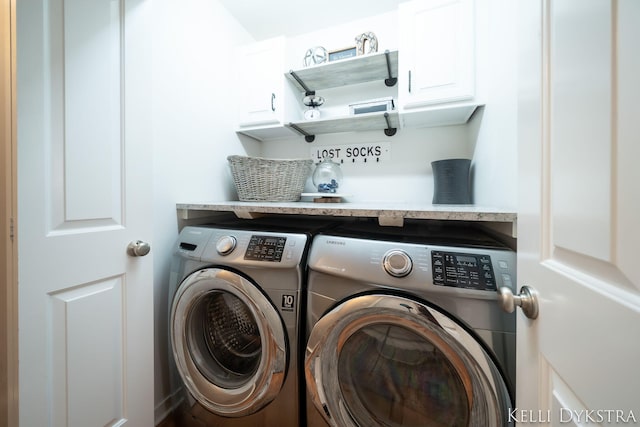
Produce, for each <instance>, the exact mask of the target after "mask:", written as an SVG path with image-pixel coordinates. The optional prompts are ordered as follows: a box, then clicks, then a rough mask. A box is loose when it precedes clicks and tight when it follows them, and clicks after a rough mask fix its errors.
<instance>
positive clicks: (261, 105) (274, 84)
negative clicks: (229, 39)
mask: <svg viewBox="0 0 640 427" xmlns="http://www.w3.org/2000/svg"><path fill="white" fill-rule="evenodd" d="M284 54H285V38H284V37H275V38H272V39H267V40H263V41H259V42H256V43H252V44H249V45H246V46H243V47H241V48H240V49H239V52H238V56H237V64H238V67H237V70H238V79H239V80H238V88H239V92H240V96H239V98H238V100H237V108H238V127H239V131H240V132H243V133H246V134H248V135H250V136H254V137H257V138H260V133H261V132H262V131H263V130H264V129H270V131H269V132H270V134H273V133H274V132H276V133H277V132H278V129H280V132H282V133H283V136H284V135H289V136H290V135H291V132H290V131H289V130H288V129H286V128H284V127H283V124H284V123H285V120H286V117H285V114H286V109H285V105H287V102H286V99H285V98H286V97H287V96H288V95H289V94H288V93H287V91H286V88H285V79H284V77H283V70H284V69H285V65H284ZM253 132H255V133H256V134H255V135H254V134H253Z"/></svg>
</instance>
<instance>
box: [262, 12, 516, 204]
mask: <svg viewBox="0 0 640 427" xmlns="http://www.w3.org/2000/svg"><path fill="white" fill-rule="evenodd" d="M516 3H517V2H512V1H510V0H477V1H476V36H477V39H476V68H477V75H476V92H477V98H478V99H479V100H480V101H481V102H482V103H484V104H485V106H484V107H482V108H481V109H479V110H478V111H477V112H476V114H475V115H474V116H473V118H472V120H471V121H470V122H469V124H468V125H460V126H447V127H436V128H419V129H399V130H398V133H397V134H396V135H395V136H392V137H387V136H385V135H384V133H383V132H382V131H376V132H361V133H343V134H328V135H317V136H316V140H315V141H314V142H313V143H311V144H308V143H306V142H305V141H304V138H302V137H295V138H288V139H282V140H278V141H269V142H264V143H262V145H261V154H262V155H263V156H265V157H274V158H292V157H307V156H308V155H309V149H310V148H311V147H314V146H323V145H342V144H358V143H364V142H367V143H377V142H380V141H386V142H388V143H390V144H391V155H392V158H391V159H390V160H389V161H384V162H382V163H379V164H375V163H374V164H371V163H368V164H363V163H356V164H343V166H342V169H343V174H344V183H343V186H342V189H341V192H342V193H345V194H348V195H350V196H351V197H349V198H348V199H347V200H348V201H354V202H372V201H382V202H394V203H404V202H407V203H427V204H428V203H431V200H432V197H433V174H432V169H431V162H432V161H434V160H441V159H445V158H458V157H464V158H472V159H473V163H472V182H473V186H472V188H473V201H474V203H476V204H479V205H485V206H495V207H499V208H506V209H515V208H516V202H517V197H516V196H517V195H516V180H515V177H516V163H517V143H516V114H517V106H516V103H517V97H516V95H517V87H516V83H517V82H516V53H517V52H516V42H517V40H516V28H515V16H516ZM397 19H398V17H397V13H396V12H390V13H385V14H381V15H377V16H374V17H369V18H364V19H362V20H359V21H355V22H352V23H349V24H348V25H340V26H337V27H333V28H330V29H322V30H318V31H314V32H310V33H308V34H303V35H300V36H297V37H292V38H290V39H288V40H287V50H288V52H287V60H288V62H289V64H288V65H289V68H292V69H295V68H301V67H302V66H303V65H302V58H303V57H304V53H305V51H306V49H308V48H309V47H313V46H318V45H320V46H323V47H325V48H326V49H327V50H333V49H337V48H340V47H347V46H349V45H353V44H354V41H353V39H354V37H355V36H356V35H357V34H360V33H362V32H365V31H373V32H374V33H375V34H376V36H377V38H378V41H379V49H378V51H379V52H381V51H384V50H386V49H389V50H394V49H397V48H398V25H397ZM400 56H402V52H400ZM399 78H402V76H399ZM317 94H318V95H322V96H323V97H325V99H326V102H325V105H324V106H323V107H321V110H323V109H324V110H325V111H327V112H328V114H330V113H331V112H332V108H333V106H334V105H336V104H341V105H344V104H345V103H348V102H352V101H353V100H364V99H373V98H379V97H383V96H393V97H394V98H396V99H397V95H398V90H397V87H395V88H386V87H385V86H384V85H383V84H382V82H380V83H377V82H374V83H366V84H363V85H358V87H356V88H350V87H344V88H338V89H329V90H323V91H318V93H317ZM301 97H302V94H301ZM302 108H303V107H302ZM306 190H307V191H313V186H312V185H311V183H310V180H309V182H308V184H307V188H306Z"/></svg>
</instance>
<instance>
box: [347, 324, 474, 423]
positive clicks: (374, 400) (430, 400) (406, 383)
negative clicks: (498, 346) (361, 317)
mask: <svg viewBox="0 0 640 427" xmlns="http://www.w3.org/2000/svg"><path fill="white" fill-rule="evenodd" d="M458 369H459V368H456V367H455V366H454V365H453V363H452V362H451V361H450V360H449V359H448V358H447V355H446V354H444V353H443V352H442V351H440V350H439V349H438V348H437V347H436V346H435V345H434V344H433V343H431V342H428V341H426V340H425V339H424V338H423V337H421V336H419V335H417V334H415V333H414V332H412V331H410V330H409V329H405V328H404V327H401V326H396V325H393V324H375V325H371V326H365V327H363V328H361V329H358V330H357V331H355V332H354V333H353V334H352V335H351V336H350V337H349V338H348V339H347V341H346V342H345V344H344V346H343V347H342V350H341V351H340V353H339V358H338V378H339V386H340V391H341V392H342V396H343V398H344V401H345V403H346V406H347V408H349V410H350V411H351V416H352V417H353V418H354V419H355V420H372V421H373V420H375V424H376V425H385V426H425V425H429V426H434V427H437V426H442V427H454V426H468V425H469V413H470V407H469V399H468V396H467V390H466V387H465V384H464V382H465V379H463V378H462V377H461V373H460V372H459V371H458Z"/></svg>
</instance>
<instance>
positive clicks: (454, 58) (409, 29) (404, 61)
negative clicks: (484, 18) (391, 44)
mask: <svg viewBox="0 0 640 427" xmlns="http://www.w3.org/2000/svg"><path fill="white" fill-rule="evenodd" d="M473 14H474V11H473V0H419V1H412V2H407V3H402V4H400V6H399V19H400V22H399V23H400V27H399V28H400V49H399V50H400V58H399V69H400V77H401V78H400V88H399V91H400V93H399V98H400V105H401V108H405V109H406V108H416V107H421V106H425V105H429V104H435V103H441V102H449V101H459V100H465V99H471V98H473V96H474V75H475V72H474V50H475V49H474V28H473V27H474V25H473V23H474V19H473Z"/></svg>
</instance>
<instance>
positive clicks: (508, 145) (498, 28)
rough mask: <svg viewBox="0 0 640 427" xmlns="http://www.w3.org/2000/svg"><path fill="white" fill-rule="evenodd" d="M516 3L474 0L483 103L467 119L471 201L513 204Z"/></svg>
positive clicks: (515, 147)
mask: <svg viewBox="0 0 640 427" xmlns="http://www.w3.org/2000/svg"><path fill="white" fill-rule="evenodd" d="M517 4H518V2H514V1H512V0H476V34H477V40H476V58H477V59H476V76H477V77H476V80H477V88H478V96H479V97H480V98H481V99H482V100H483V102H484V103H485V107H484V108H483V110H482V111H481V114H476V116H474V118H473V120H471V122H470V123H469V126H468V131H469V140H470V141H471V144H472V145H474V146H475V148H474V152H473V163H472V180H473V188H474V202H475V203H476V204H479V205H483V206H495V207H499V208H505V209H512V210H515V209H516V208H517V179H516V177H517V176H518V171H517V163H518V161H517V160H518V142H517V136H518V135H517V113H518V107H517V101H518V99H517V92H518V87H517V54H518V52H517V44H518V40H517V39H518V38H517V28H516V24H517V19H516V17H517Z"/></svg>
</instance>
